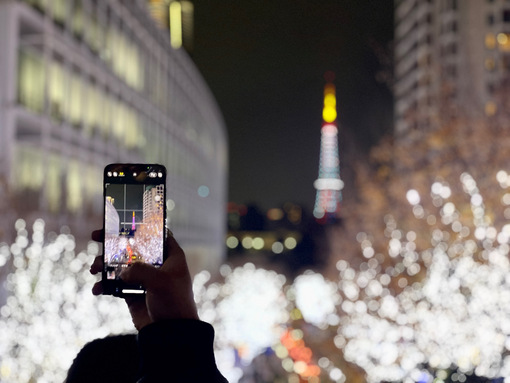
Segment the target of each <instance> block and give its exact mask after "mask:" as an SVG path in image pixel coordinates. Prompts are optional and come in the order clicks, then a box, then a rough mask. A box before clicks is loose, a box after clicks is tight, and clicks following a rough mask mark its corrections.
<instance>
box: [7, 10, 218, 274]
mask: <svg viewBox="0 0 510 383" xmlns="http://www.w3.org/2000/svg"><path fill="white" fill-rule="evenodd" d="M174 3H175V4H174ZM177 8H179V9H177ZM171 9H173V12H174V16H173V20H174V21H173V23H174V24H173V26H172V21H171V19H170V15H171V14H172V13H171V12H170V10H171ZM158 12H159V13H158ZM176 12H177V13H176ZM176 14H177V16H181V18H180V19H179V17H177V16H176ZM192 14H193V7H192V4H191V3H189V2H186V1H182V2H161V1H160V2H158V1H151V2H148V1H142V0H136V1H135V0H133V1H121V0H108V1H93V0H72V1H68V0H52V1H45V0H31V1H30V0H28V1H21V0H19V1H13V0H0V52H2V54H1V55H0V127H1V129H0V164H1V166H0V181H1V182H0V185H2V186H1V187H0V193H2V194H3V195H1V197H2V200H3V203H5V204H6V206H4V207H5V208H6V209H4V210H5V211H6V213H5V215H4V217H7V219H2V220H0V221H1V224H2V225H3V227H1V230H2V232H1V233H0V239H1V238H2V236H8V235H9V228H11V227H12V225H13V222H14V219H15V218H17V217H24V218H27V219H28V220H29V221H30V220H33V219H35V218H37V217H42V218H44V220H45V221H46V222H47V223H49V224H50V227H51V225H53V226H54V227H58V226H61V225H64V224H65V225H68V226H70V227H71V229H72V232H73V234H75V235H76V236H77V237H80V236H83V237H84V238H88V237H89V230H90V229H91V228H93V227H97V226H98V224H99V222H101V220H100V219H99V217H101V216H102V214H103V212H102V211H103V206H102V179H101V177H102V169H103V168H104V166H105V165H106V164H108V163H112V162H148V163H161V164H164V165H165V166H166V167H167V169H168V198H169V199H168V201H167V208H168V218H169V221H170V223H169V225H170V227H171V228H172V230H173V231H174V233H175V235H176V236H177V237H178V238H179V240H180V242H181V243H182V245H183V247H185V248H186V250H187V254H188V256H189V258H190V264H191V267H192V269H193V270H198V269H202V268H210V267H212V266H216V265H218V264H219V263H220V261H221V259H222V258H223V257H224V250H223V249H224V247H225V246H224V237H225V228H224V227H225V224H224V222H225V211H224V210H225V209H224V208H225V201H226V192H227V191H226V182H227V167H228V159H227V158H228V149H227V135H226V129H225V126H224V122H223V118H222V115H221V113H220V111H219V108H218V106H217V104H216V101H215V99H214V98H213V96H212V94H211V93H210V90H209V89H208V87H207V85H206V84H205V82H204V80H203V78H202V76H201V75H200V73H199V72H198V70H197V68H196V66H195V65H194V63H193V62H192V60H191V59H190V57H189V55H188V53H187V52H186V51H185V50H184V49H179V48H180V47H184V46H188V47H190V46H191V41H192V27H193V24H192ZM151 16H152V17H151ZM158 17H159V18H160V20H159V21H157V20H155V19H154V18H158ZM163 18H164V19H166V20H168V21H166V22H163ZM167 28H170V29H171V31H172V33H173V34H174V37H176V35H179V34H180V36H177V37H179V39H178V40H180V41H181V43H180V45H179V44H178V43H175V44H174V43H173V40H172V45H171V44H170V42H171V36H170V33H169V31H168V29H167ZM179 30H180V31H181V32H177V31H179ZM6 201H7V202H6Z"/></svg>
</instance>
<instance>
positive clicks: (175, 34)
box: [169, 1, 182, 49]
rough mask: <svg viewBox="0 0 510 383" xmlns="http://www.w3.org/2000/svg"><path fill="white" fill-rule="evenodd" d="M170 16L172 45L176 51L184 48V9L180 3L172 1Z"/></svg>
mask: <svg viewBox="0 0 510 383" xmlns="http://www.w3.org/2000/svg"><path fill="white" fill-rule="evenodd" d="M169 16H170V44H171V45H172V47H174V48H175V49H178V48H180V47H182V7H181V3H179V2H178V1H172V2H171V3H170V6H169Z"/></svg>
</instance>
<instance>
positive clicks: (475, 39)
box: [394, 0, 510, 134]
mask: <svg viewBox="0 0 510 383" xmlns="http://www.w3.org/2000/svg"><path fill="white" fill-rule="evenodd" d="M509 69H510V3H509V2H508V1H505V0H487V1H479V0H462V1H459V0H427V1H418V0H396V1H395V84H394V96H395V132H396V133H397V134H402V133H405V132H408V131H410V130H413V129H418V130H427V129H430V128H434V127H437V126H438V123H439V119H440V117H441V112H442V111H446V112H448V113H456V112H457V111H456V110H455V105H457V106H458V105H464V106H465V110H469V111H470V112H471V113H482V114H483V113H485V114H486V115H488V116H491V115H494V114H495V113H496V111H497V108H498V102H497V101H496V98H495V95H496V93H497V92H498V90H499V89H498V87H500V86H501V83H502V80H503V79H505V78H506V77H507V76H508V73H509ZM446 108H448V109H447V110H445V109H446Z"/></svg>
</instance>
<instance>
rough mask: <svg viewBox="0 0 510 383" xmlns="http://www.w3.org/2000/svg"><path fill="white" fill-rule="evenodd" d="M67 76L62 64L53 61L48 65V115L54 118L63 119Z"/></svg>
mask: <svg viewBox="0 0 510 383" xmlns="http://www.w3.org/2000/svg"><path fill="white" fill-rule="evenodd" d="M67 80H68V76H67V73H66V72H65V70H64V69H63V67H62V65H60V64H59V63H57V62H53V63H52V64H51V67H50V78H49V83H48V93H49V98H50V115H51V117H52V118H53V119H54V120H57V121H62V120H63V119H64V114H65V112H66V110H65V104H66V99H67V97H66V87H67Z"/></svg>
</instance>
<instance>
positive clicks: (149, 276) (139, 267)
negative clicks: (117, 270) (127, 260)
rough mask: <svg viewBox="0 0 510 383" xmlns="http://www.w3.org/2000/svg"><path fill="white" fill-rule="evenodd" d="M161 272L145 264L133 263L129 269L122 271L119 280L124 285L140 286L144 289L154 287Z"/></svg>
mask: <svg viewBox="0 0 510 383" xmlns="http://www.w3.org/2000/svg"><path fill="white" fill-rule="evenodd" d="M160 274H161V270H158V269H156V268H155V267H154V266H152V265H149V264H147V263H142V262H135V263H134V264H132V265H131V266H130V267H128V268H126V269H125V270H122V273H121V274H120V279H122V280H123V281H124V282H126V283H134V284H141V285H142V286H144V287H145V288H150V287H151V286H155V285H156V284H157V283H158V282H159V281H160V279H161V277H160Z"/></svg>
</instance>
